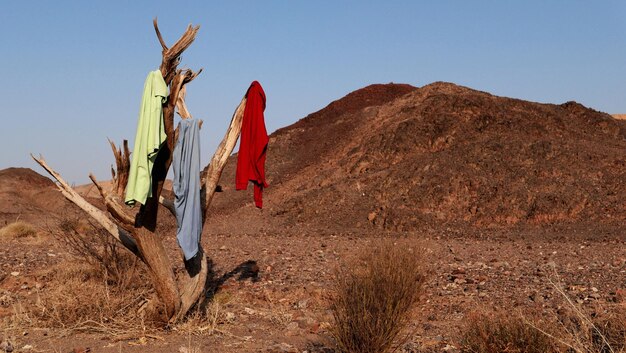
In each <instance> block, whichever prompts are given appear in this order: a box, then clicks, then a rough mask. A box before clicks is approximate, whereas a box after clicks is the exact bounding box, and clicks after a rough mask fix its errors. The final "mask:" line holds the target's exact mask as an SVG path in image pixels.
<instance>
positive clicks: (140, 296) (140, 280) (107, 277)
mask: <svg viewBox="0 0 626 353" xmlns="http://www.w3.org/2000/svg"><path fill="white" fill-rule="evenodd" d="M51 233H52V235H53V236H54V238H55V239H57V240H58V241H60V242H61V243H62V244H64V245H65V248H66V249H67V250H68V251H69V252H70V253H71V254H73V255H74V256H75V259H74V260H72V261H69V262H64V263H61V264H58V265H57V266H55V268H53V269H51V270H50V271H49V273H48V274H47V275H46V277H47V283H46V287H45V288H44V289H43V290H42V291H40V293H39V299H38V303H37V305H36V307H37V312H36V315H37V317H38V319H39V320H40V321H42V322H43V323H44V324H46V325H48V326H51V327H60V328H66V329H69V330H71V331H85V332H102V333H107V334H110V335H113V336H117V335H120V334H128V333H129V332H133V331H140V330H145V329H146V325H147V324H149V323H150V322H151V320H152V318H151V317H149V318H146V317H144V316H143V315H141V312H138V308H140V307H142V305H141V304H145V303H146V302H148V297H149V296H150V293H151V292H152V287H151V286H150V285H149V283H150V281H149V279H148V278H147V274H146V270H145V268H144V267H143V266H142V263H141V262H139V261H138V260H137V258H136V256H134V255H133V254H131V253H129V252H128V251H127V250H126V249H123V248H122V247H121V245H118V244H117V241H116V240H114V239H112V238H111V236H110V235H108V234H107V233H106V232H105V231H104V230H101V229H99V228H98V227H95V226H94V225H93V224H91V223H89V222H86V221H81V220H75V219H66V220H62V221H61V222H60V227H59V228H58V229H54V230H51ZM143 307H145V305H143Z"/></svg>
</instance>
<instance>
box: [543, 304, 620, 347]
mask: <svg viewBox="0 0 626 353" xmlns="http://www.w3.org/2000/svg"><path fill="white" fill-rule="evenodd" d="M568 299H569V298H568ZM569 304H570V305H569V306H568V307H566V308H564V309H562V310H560V311H559V313H558V314H556V316H557V320H558V328H559V330H558V331H557V333H555V334H554V335H552V336H551V337H553V338H554V340H555V341H556V342H558V343H559V344H560V345H561V346H563V347H565V348H566V349H567V351H568V352H575V353H624V352H626V307H625V306H623V305H619V304H618V305H615V304H613V305H608V306H606V305H605V306H597V307H595V308H593V310H584V309H583V308H582V307H580V306H578V305H575V304H574V303H573V302H571V301H569Z"/></svg>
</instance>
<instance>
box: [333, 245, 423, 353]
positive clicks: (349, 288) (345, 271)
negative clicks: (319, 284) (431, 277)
mask: <svg viewBox="0 0 626 353" xmlns="http://www.w3.org/2000/svg"><path fill="white" fill-rule="evenodd" d="M422 253H423V252H421V251H420V249H418V248H415V249H409V248H407V247H403V246H399V245H398V246H396V245H394V244H393V243H392V242H390V241H385V242H380V243H379V244H375V245H374V246H373V248H372V249H370V250H368V251H366V252H364V253H363V254H362V256H361V258H360V260H359V261H357V262H355V263H354V264H352V266H346V267H344V268H341V269H339V270H338V271H337V274H336V279H335V283H334V286H335V288H334V289H335V296H334V298H333V303H332V306H331V310H332V313H333V317H334V319H335V322H334V325H333V326H332V327H331V329H330V332H331V334H332V336H333V337H334V338H335V341H336V344H337V347H338V349H339V350H340V351H342V352H346V353H356V352H359V353H370V352H371V353H385V352H388V351H390V350H391V349H392V347H393V346H394V343H396V345H397V343H398V342H396V341H397V339H398V337H399V336H400V334H401V333H402V331H403V330H404V329H405V327H406V326H407V323H408V321H409V319H410V315H411V309H412V308H413V307H414V305H415V304H416V303H417V301H418V299H419V296H420V294H421V289H422V285H423V283H424V278H425V273H426V271H425V266H424V260H423V258H422V256H421V254H422Z"/></svg>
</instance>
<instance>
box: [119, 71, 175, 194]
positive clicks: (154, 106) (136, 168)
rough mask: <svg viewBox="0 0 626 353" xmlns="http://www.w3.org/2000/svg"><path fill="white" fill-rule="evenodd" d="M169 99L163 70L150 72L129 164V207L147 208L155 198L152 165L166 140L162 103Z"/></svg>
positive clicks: (127, 189) (145, 85) (144, 90)
mask: <svg viewBox="0 0 626 353" xmlns="http://www.w3.org/2000/svg"><path fill="white" fill-rule="evenodd" d="M166 100H167V84H165V80H163V76H162V75H161V71H159V70H155V71H151V72H150V73H149V74H148V77H147V78H146V83H145V84H144V86H143V98H142V99H141V110H140V111H139V121H138V122H137V135H136V136H135V146H134V148H133V154H132V155H131V161H130V172H129V174H128V184H127V185H126V200H125V202H126V204H128V205H134V204H135V202H139V203H141V204H142V205H145V203H146V200H147V199H148V197H151V196H152V166H153V165H154V161H155V159H156V156H157V153H158V152H159V148H160V147H161V144H162V143H163V142H164V141H165V139H166V137H167V136H166V135H165V127H164V126H163V103H165V101H166Z"/></svg>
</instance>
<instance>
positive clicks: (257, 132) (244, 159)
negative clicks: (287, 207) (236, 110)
mask: <svg viewBox="0 0 626 353" xmlns="http://www.w3.org/2000/svg"><path fill="white" fill-rule="evenodd" d="M264 111H265V92H264V91H263V87H261V84H260V83H259V82H257V81H254V82H252V84H251V85H250V87H249V88H248V92H246V107H245V109H244V113H243V121H242V123H241V139H240V141H239V153H238V154H237V171H236V173H235V180H236V182H235V189H236V190H246V189H247V188H248V182H249V181H251V182H252V183H253V184H254V203H255V205H256V207H258V208H263V188H266V187H268V186H269V185H268V184H267V182H266V181H265V156H266V152H267V143H268V142H269V137H268V136H267V130H266V129H265V118H264V116H263V112H264Z"/></svg>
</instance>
